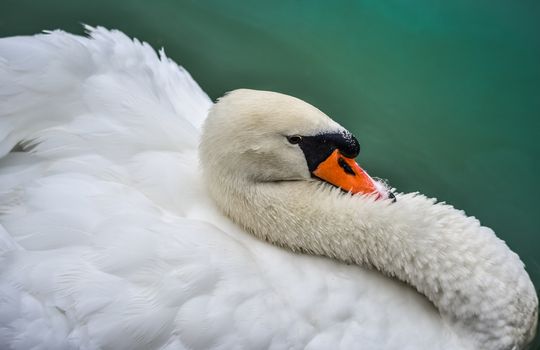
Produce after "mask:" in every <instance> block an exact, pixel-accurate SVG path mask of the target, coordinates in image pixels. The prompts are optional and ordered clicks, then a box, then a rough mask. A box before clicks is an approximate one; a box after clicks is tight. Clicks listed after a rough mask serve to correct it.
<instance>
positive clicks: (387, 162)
mask: <svg viewBox="0 0 540 350" xmlns="http://www.w3.org/2000/svg"><path fill="white" fill-rule="evenodd" d="M80 22H84V23H88V24H91V25H97V24H100V25H104V26H107V27H110V28H118V29H121V30H123V31H125V32H126V33H128V34H129V35H131V36H136V37H138V38H139V39H141V40H145V41H148V42H149V43H150V44H152V45H153V46H154V47H161V46H164V47H165V49H166V52H167V53H168V55H169V56H171V57H172V58H173V59H175V60H176V61H177V62H178V63H180V64H182V65H184V66H185V67H186V68H187V69H188V70H189V71H190V72H191V73H192V75H193V76H194V78H195V79H196V80H197V81H198V82H199V83H200V84H201V86H202V87H203V89H204V90H206V91H207V92H208V93H209V95H210V96H211V97H212V98H216V97H218V96H220V95H222V94H223V93H224V92H226V91H228V90H232V89H235V88H239V87H249V88H256V89H269V90H275V91H280V92H284V93H288V94H291V95H295V96H297V97H300V98H303V99H305V100H307V101H309V102H311V103H313V104H314V105H316V106H318V107H319V108H321V109H322V110H323V111H325V112H326V113H327V114H329V115H330V116H332V117H333V118H334V119H336V120H338V121H340V122H341V123H342V124H343V125H344V126H346V127H348V128H349V129H350V130H351V131H353V132H354V133H355V134H356V135H357V137H358V139H359V140H360V143H361V144H362V148H363V152H362V154H361V155H360V159H359V160H360V163H361V165H363V166H364V167H365V168H366V169H367V170H368V171H369V172H370V173H371V174H372V175H374V176H379V177H382V178H386V179H388V180H389V181H390V183H391V184H392V185H393V186H395V187H397V188H398V189H399V190H401V191H420V192H423V193H425V194H427V195H430V196H434V197H437V198H439V199H441V200H445V201H447V202H448V203H451V204H453V205H455V206H456V207H459V208H462V209H464V210H465V211H466V212H467V213H468V214H470V215H474V216H476V217H478V218H479V219H480V220H481V221H482V222H483V223H484V224H485V225H487V226H490V227H492V228H493V229H494V230H495V231H496V232H497V234H498V235H499V237H501V238H503V239H504V240H506V242H507V243H508V244H509V245H510V247H511V248H512V249H513V250H514V251H516V252H517V253H518V254H519V255H520V256H521V258H522V259H523V260H524V262H525V263H526V265H527V270H528V271H529V273H530V275H531V277H532V279H533V281H534V283H535V285H536V287H537V290H538V289H540V237H539V229H538V227H539V226H540V210H539V208H540V206H539V205H538V200H539V197H540V186H539V184H538V180H540V166H539V163H538V158H539V156H540V145H539V142H538V139H539V136H540V2H538V1H533V0H521V1H510V0H506V1H503V0H494V1H487V0H485V1H480V0H454V1H428V0H409V1H406V0H393V1H380V0H364V1H337V2H330V1H281V2H274V1H272V2H265V3H263V2H260V3H255V2H253V1H237V0H235V1H206V2H202V1H201V2H191V1H158V2H144V1H116V2H113V1H103V0H99V1H93V2H87V1H84V2H81V1H47V2H40V1H28V0H25V1H21V0H18V1H13V0H2V2H1V3H0V36H7V35H15V34H32V33H35V32H37V31H39V30H42V29H55V28H63V29H65V30H69V31H72V32H75V33H81V32H82V29H81V27H80V26H79V23H80Z"/></svg>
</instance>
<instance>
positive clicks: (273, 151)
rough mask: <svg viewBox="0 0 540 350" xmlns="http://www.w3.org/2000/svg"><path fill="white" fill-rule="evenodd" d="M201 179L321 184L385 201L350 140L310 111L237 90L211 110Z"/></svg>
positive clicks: (276, 97)
mask: <svg viewBox="0 0 540 350" xmlns="http://www.w3.org/2000/svg"><path fill="white" fill-rule="evenodd" d="M200 150H201V152H200V154H201V161H202V166H203V171H204V173H205V176H206V178H211V179H212V181H213V182H218V184H217V185H219V186H223V185H226V184H225V183H224V182H226V181H230V180H231V179H234V181H237V182H238V181H240V182H251V183H253V182H278V181H324V182H326V183H329V184H331V185H333V186H335V187H339V188H341V189H342V190H344V191H346V192H352V193H362V194H367V195H374V196H375V197H376V198H388V196H391V194H389V193H390V192H388V191H387V190H386V189H385V186H384V185H383V184H381V183H379V182H377V181H375V180H373V179H372V178H371V177H370V176H369V175H368V174H367V173H366V172H365V171H364V170H363V169H362V168H360V166H358V164H357V163H356V162H355V160H354V158H355V157H356V156H357V155H358V153H359V152H360V145H359V143H358V141H357V140H356V138H355V137H354V136H353V135H352V134H351V133H350V132H349V131H347V130H346V129H345V128H343V127H342V126H341V125H339V124H338V123H336V122H335V121H333V120H332V119H331V118H329V117H328V116H327V115H326V114H324V113H323V112H321V111H320V110H319V109H317V108H315V107H313V106H312V105H310V104H308V103H306V102H304V101H302V100H300V99H297V98H294V97H291V96H287V95H283V94H280V93H276V92H269V91H257V90H248V89H240V90H235V91H232V92H230V93H228V94H227V95H225V96H224V97H222V98H221V99H219V100H218V102H217V103H216V104H215V105H214V106H213V107H212V109H211V110H210V112H209V115H208V118H207V119H206V121H205V124H204V127H203V135H202V138H201V147H200Z"/></svg>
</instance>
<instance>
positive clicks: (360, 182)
mask: <svg viewBox="0 0 540 350" xmlns="http://www.w3.org/2000/svg"><path fill="white" fill-rule="evenodd" d="M313 175H315V176H317V177H318V178H320V179H321V180H324V181H326V182H328V183H331V184H332V185H334V186H337V187H339V188H341V189H342V190H344V191H347V192H351V193H355V194H356V193H363V194H376V195H377V199H379V198H383V197H384V196H383V195H382V194H381V193H380V192H379V190H378V189H377V186H376V184H375V181H374V180H373V179H372V178H371V177H370V176H369V175H368V174H367V173H366V172H365V171H364V170H363V169H362V168H360V166H359V165H358V164H357V163H356V161H355V160H354V159H352V158H347V157H344V156H343V155H342V154H341V153H340V152H339V150H337V149H336V150H335V151H334V152H332V154H330V156H328V158H326V159H325V160H324V161H322V162H321V163H320V164H319V166H318V167H317V168H316V169H315V171H313Z"/></svg>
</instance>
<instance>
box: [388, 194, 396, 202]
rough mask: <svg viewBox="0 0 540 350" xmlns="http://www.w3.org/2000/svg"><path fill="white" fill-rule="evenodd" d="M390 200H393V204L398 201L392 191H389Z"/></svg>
mask: <svg viewBox="0 0 540 350" xmlns="http://www.w3.org/2000/svg"><path fill="white" fill-rule="evenodd" d="M388 199H391V200H392V203H395V202H396V201H397V198H396V195H395V194H394V192H392V191H388Z"/></svg>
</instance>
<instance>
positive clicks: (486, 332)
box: [211, 180, 538, 349]
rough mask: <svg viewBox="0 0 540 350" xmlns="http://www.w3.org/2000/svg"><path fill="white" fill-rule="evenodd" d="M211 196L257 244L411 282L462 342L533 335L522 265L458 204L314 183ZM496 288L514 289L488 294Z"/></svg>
mask: <svg viewBox="0 0 540 350" xmlns="http://www.w3.org/2000/svg"><path fill="white" fill-rule="evenodd" d="M211 191H212V192H213V197H214V199H215V200H216V202H217V203H218V206H219V207H220V208H221V209H222V210H223V211H224V212H225V213H226V214H227V215H228V216H229V217H230V218H231V219H232V220H233V221H235V222H237V223H238V224H239V225H241V226H242V227H243V228H245V229H246V230H247V231H249V232H250V233H252V234H254V235H255V236H257V237H258V238H260V239H263V240H266V241H269V242H271V243H273V244H276V245H278V246H282V247H285V248H288V249H290V250H293V251H296V252H303V253H310V254H315V255H322V256H327V257H329V258H332V259H337V260H339V261H342V262H346V263H355V264H358V265H361V266H369V267H373V268H375V269H377V270H379V271H380V272H382V273H383V274H385V275H387V276H391V277H394V278H397V279H399V280H401V281H403V282H405V283H407V284H409V285H410V286H412V287H413V288H415V289H416V290H417V291H419V292H420V293H422V294H424V295H425V296H426V297H427V298H428V299H429V300H430V301H431V302H432V303H433V304H434V305H435V306H436V307H437V309H438V310H439V312H440V314H441V316H442V317H443V318H445V319H446V320H447V321H449V322H451V323H452V324H453V325H454V327H455V328H457V329H458V331H459V330H461V331H462V332H463V336H470V335H471V334H472V335H473V338H474V339H476V341H478V344H480V345H479V347H478V349H511V348H512V346H513V345H516V344H517V345H519V344H521V345H523V344H526V343H527V342H528V341H529V340H530V339H531V337H532V335H533V334H534V329H531V326H530V325H531V324H536V323H535V322H536V318H537V315H536V310H537V304H538V300H537V297H536V293H535V291H534V287H533V286H532V282H531V281H530V279H529V277H528V275H527V273H526V272H525V270H524V269H523V264H522V263H521V261H520V260H519V258H518V257H517V255H516V254H514V253H513V252H511V251H510V250H509V249H508V247H507V246H506V244H505V243H504V242H503V241H501V240H499V239H498V238H497V237H496V236H495V235H494V233H493V231H492V230H490V229H488V228H486V227H482V226H480V224H479V222H478V221H477V220H476V219H474V218H471V217H467V216H465V215H464V213H463V212H461V211H458V210H455V209H454V208H453V207H451V206H448V205H444V204H435V201H434V200H432V199H428V198H426V197H424V196H421V195H414V194H410V195H401V196H399V198H398V201H397V203H395V204H392V203H391V201H375V200H374V199H372V198H366V197H361V196H351V195H349V194H344V193H342V192H341V191H339V190H336V189H333V188H330V187H329V186H327V185H325V184H321V183H319V182H315V181H313V182H308V181H285V182H269V183H255V182H251V181H249V180H244V181H241V180H236V181H235V182H233V183H219V184H217V186H214V187H213V189H212V190H211ZM501 261H504V262H505V263H504V264H500V263H499V262H501ZM493 285H505V286H516V287H515V288H514V287H513V288H506V289H504V290H503V291H500V290H489V288H490V287H488V286H493ZM501 304H504V305H501ZM494 305H497V307H494ZM508 310H521V311H523V310H525V312H521V313H518V312H516V313H508ZM510 325H511V326H510ZM509 329H511V330H509ZM509 332H510V333H512V334H511V337H507V335H509V334H508V333H509ZM516 339H517V340H516ZM505 344H506V345H509V346H508V347H506V345H505ZM521 345H519V346H521Z"/></svg>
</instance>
